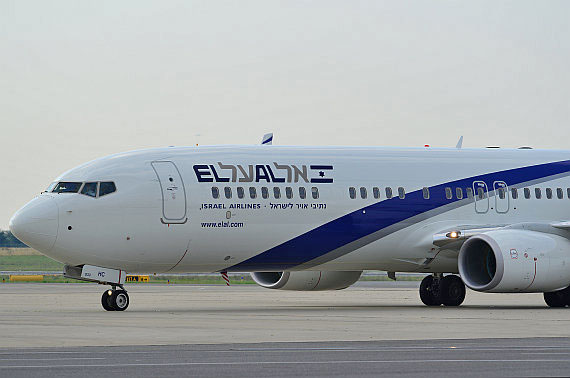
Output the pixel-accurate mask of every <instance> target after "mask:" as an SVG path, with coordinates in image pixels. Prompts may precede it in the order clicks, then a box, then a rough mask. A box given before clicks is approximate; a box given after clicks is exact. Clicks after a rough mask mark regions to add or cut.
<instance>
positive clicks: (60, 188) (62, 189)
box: [52, 182, 81, 193]
mask: <svg viewBox="0 0 570 378" xmlns="http://www.w3.org/2000/svg"><path fill="white" fill-rule="evenodd" d="M79 188H81V183H80V182H58V183H57V185H56V186H55V188H53V190H52V193H77V192H79Z"/></svg>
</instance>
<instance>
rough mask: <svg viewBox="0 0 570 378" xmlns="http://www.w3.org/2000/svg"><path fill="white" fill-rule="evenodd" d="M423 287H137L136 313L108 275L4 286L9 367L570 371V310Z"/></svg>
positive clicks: (38, 370) (1, 325)
mask: <svg viewBox="0 0 570 378" xmlns="http://www.w3.org/2000/svg"><path fill="white" fill-rule="evenodd" d="M417 286H418V283H417V282H380V283H379V282H361V283H358V284H357V285H355V286H354V287H352V288H349V289H347V290H342V291H333V292H289V291H280V290H268V289H263V288H260V287H257V286H253V285H236V286H231V287H226V286H218V285H211V286H193V285H149V284H137V285H130V286H128V287H127V289H128V290H129V294H130V297H131V305H130V307H129V309H128V310H127V311H125V312H106V311H104V310H103V309H102V308H101V305H100V296H101V293H102V292H103V290H105V287H104V286H98V285H94V284H1V285H0V353H1V354H0V377H3V376H10V377H12V376H26V377H28V376H34V375H36V376H37V375H42V373H44V375H48V376H51V375H58V376H71V375H72V374H73V376H88V375H93V374H95V375H97V376H104V375H108V374H113V373H119V374H123V375H127V376H137V377H140V376H151V375H157V374H162V375H165V376H166V375H172V376H179V375H204V376H214V375H219V373H232V374H238V375H245V373H247V374H248V375H251V374H255V373H260V374H263V375H264V376H265V375H268V374H271V376H293V375H305V376H308V375H311V376H325V375H327V376H328V375H333V376H335V375H336V376H344V375H347V374H348V375H380V374H384V375H390V376H394V375H397V374H400V373H402V374H403V375H404V376H405V375H410V376H414V375H421V374H423V375H425V374H426V373H425V372H431V374H428V375H438V376H442V375H443V376H446V375H449V376H453V375H458V374H460V373H461V375H465V376H469V375H482V372H483V373H484V374H486V375H487V376H489V375H491V376H499V375H501V376H522V375H526V376H540V375H570V370H569V369H570V363H569V361H570V309H551V308H548V307H546V305H545V304H544V301H543V299H542V295H541V294H520V295H509V294H482V293H476V292H472V291H468V294H467V298H466V300H465V303H464V305H463V306H461V307H459V308H444V307H438V308H429V307H426V306H423V305H422V304H421V302H420V300H419V298H418V292H417ZM460 339H462V340H460ZM302 342H305V343H302ZM42 347H43V348H42ZM47 365H50V366H53V367H46V366H47ZM190 373H192V374H190ZM194 373H196V374H194ZM487 373H489V374H487ZM522 373H524V374H522Z"/></svg>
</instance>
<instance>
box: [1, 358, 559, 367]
mask: <svg viewBox="0 0 570 378" xmlns="http://www.w3.org/2000/svg"><path fill="white" fill-rule="evenodd" d="M466 362H476V363H482V362H485V363H490V362H517V363H520V362H526V363H536V362H565V363H567V364H570V361H568V360H555V359H548V360H546V359H540V360H512V359H497V360H473V359H471V360H465V359H461V360H345V361H251V362H173V363H156V364H153V363H140V364H108V365H101V364H98V365H79V364H76V365H29V366H26V365H7V366H0V369H46V368H51V369H54V368H58V369H60V368H87V367H95V368H99V369H101V368H111V367H121V368H124V367H141V366H156V367H158V366H198V365H201V366H203V365H212V366H216V365H291V364H299V365H319V364H322V365H327V364H390V363H395V364H397V363H402V364H409V363H422V364H425V363H466Z"/></svg>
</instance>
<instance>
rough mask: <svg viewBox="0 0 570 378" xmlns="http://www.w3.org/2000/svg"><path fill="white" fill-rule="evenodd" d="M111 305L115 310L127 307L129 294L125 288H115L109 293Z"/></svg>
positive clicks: (123, 309)
mask: <svg viewBox="0 0 570 378" xmlns="http://www.w3.org/2000/svg"><path fill="white" fill-rule="evenodd" d="M111 305H112V306H113V309H114V310H115V311H125V310H126V309H127V307H129V295H128V294H127V292H126V291H125V290H115V291H113V294H112V295H111Z"/></svg>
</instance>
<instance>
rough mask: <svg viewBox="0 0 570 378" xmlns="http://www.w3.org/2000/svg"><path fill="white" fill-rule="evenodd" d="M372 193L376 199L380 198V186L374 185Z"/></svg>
mask: <svg viewBox="0 0 570 378" xmlns="http://www.w3.org/2000/svg"><path fill="white" fill-rule="evenodd" d="M372 195H373V196H374V198H375V199H380V188H377V187H374V188H372Z"/></svg>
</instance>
